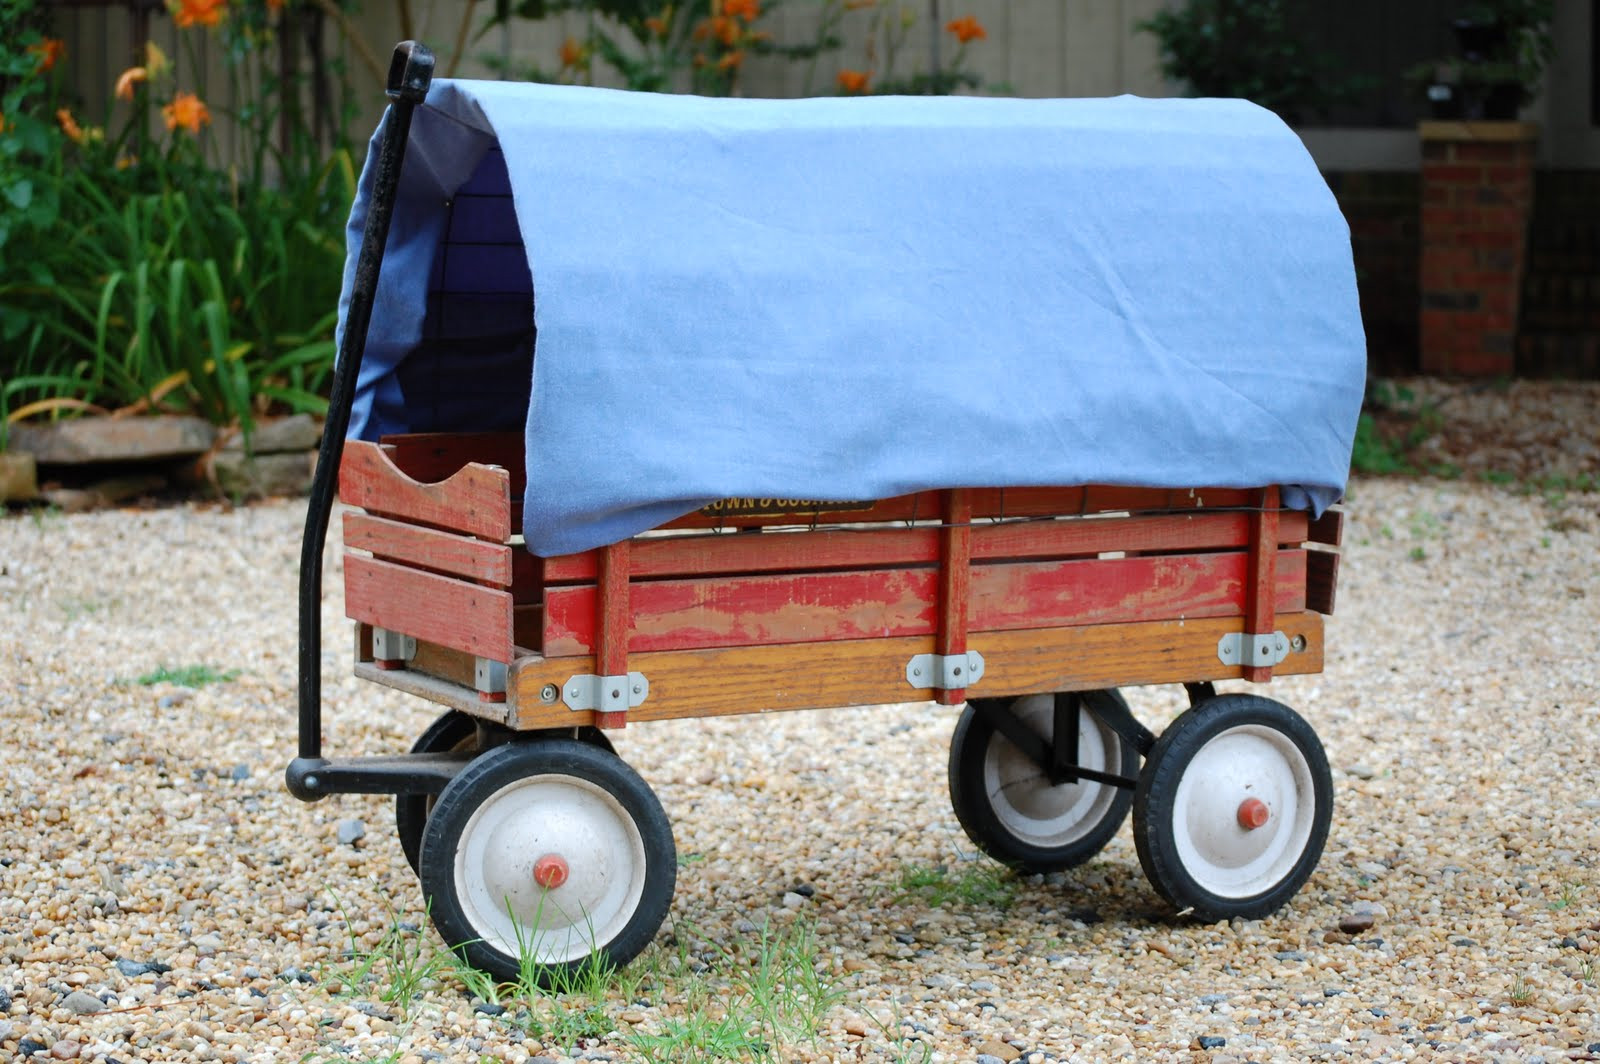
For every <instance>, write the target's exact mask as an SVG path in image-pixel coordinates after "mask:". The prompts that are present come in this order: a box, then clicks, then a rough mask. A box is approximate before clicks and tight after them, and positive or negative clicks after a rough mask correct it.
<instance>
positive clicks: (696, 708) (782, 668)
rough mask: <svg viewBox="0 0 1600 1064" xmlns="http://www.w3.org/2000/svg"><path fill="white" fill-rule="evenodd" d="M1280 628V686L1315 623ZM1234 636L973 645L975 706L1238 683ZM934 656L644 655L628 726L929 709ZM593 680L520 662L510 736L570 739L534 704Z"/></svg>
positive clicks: (861, 645) (1171, 624)
mask: <svg viewBox="0 0 1600 1064" xmlns="http://www.w3.org/2000/svg"><path fill="white" fill-rule="evenodd" d="M1278 622H1279V627H1280V628H1281V629H1282V630H1283V631H1284V632H1285V633H1286V634H1287V635H1288V636H1289V637H1290V639H1291V640H1293V639H1295V637H1296V636H1298V637H1301V639H1303V641H1304V642H1303V647H1304V649H1302V650H1298V651H1294V652H1291V653H1290V655H1289V657H1288V659H1287V660H1285V661H1284V662H1283V663H1282V664H1281V665H1279V666H1278V667H1277V670H1276V671H1277V672H1278V673H1279V674H1280V675H1292V674H1298V673H1312V672H1320V671H1321V670H1322V643H1323V635H1322V618H1321V617H1320V616H1318V615H1317V614H1315V613H1309V612H1305V613H1287V614H1283V615H1281V616H1280V617H1279V618H1278ZM1239 630H1240V622H1239V619H1238V618H1219V619H1209V620H1200V621H1151V622H1144V623H1138V624H1119V625H1096V626H1088V627H1080V628H1049V629H1028V630H1022V631H1015V632H990V633H973V635H972V637H971V639H970V643H969V645H970V646H971V648H972V649H974V650H977V651H979V652H980V653H982V654H983V656H984V660H985V663H986V670H985V672H984V677H983V680H982V681H980V682H979V683H978V684H977V686H976V687H975V688H974V689H973V692H972V693H973V694H982V695H985V696H997V697H1003V696H1009V695H1021V694H1031V693H1038V692H1047V691H1072V690H1080V691H1081V690H1091V689H1094V688H1098V687H1113V686H1128V685H1133V684H1151V683H1185V682H1199V681H1202V680H1226V679H1237V678H1238V677H1239V675H1240V669H1239V667H1238V666H1236V665H1235V666H1228V665H1224V664H1222V662H1221V661H1220V659H1219V658H1218V657H1217V642H1218V640H1219V639H1221V637H1222V636H1223V635H1224V634H1225V633H1228V632H1237V631H1239ZM932 651H933V636H932V635H931V634H929V635H926V636H913V637H906V638H898V639H863V640H846V641H840V642H833V643H811V644H798V645H793V646H775V647H729V648H721V649H710V650H692V651H666V652H660V653H651V654H640V655H637V656H635V657H634V658H632V659H631V661H630V667H632V668H634V669H637V670H639V671H640V672H643V673H644V674H645V675H646V676H647V677H649V679H650V697H649V698H648V699H646V701H645V702H644V704H643V705H641V706H638V707H636V708H635V709H633V710H632V711H631V712H630V713H629V714H628V717H629V720H630V722H637V721H643V720H666V719H671V718H674V717H701V716H721V715H725V714H731V713H752V712H760V711H765V710H782V709H810V708H820V707H825V706H855V705H877V704H880V703H884V702H904V701H908V700H914V699H923V698H929V697H931V694H932V692H931V691H928V690H926V689H915V688H912V687H911V686H910V685H909V684H907V683H906V677H905V668H906V663H907V662H909V661H910V660H911V657H912V656H913V655H915V654H927V653H931V652H932ZM593 671H594V659H593V658H592V657H577V658H556V659H551V658H544V657H538V656H531V657H526V658H523V659H520V660H519V661H517V662H516V663H515V665H514V666H513V667H512V673H511V680H510V688H511V694H510V698H509V713H510V720H511V722H512V726H513V727H516V728H523V729H527V728H547V727H560V726H567V727H570V726H572V725H576V724H586V723H590V722H591V721H590V718H591V717H592V716H593V715H592V714H586V713H573V712H571V711H570V710H568V709H567V708H566V706H564V705H559V704H558V705H555V706H548V705H544V704H543V703H541V701H540V698H539V693H540V691H541V690H542V689H543V688H544V686H545V685H546V684H555V685H557V686H560V685H561V684H563V683H565V682H566V681H567V679H568V678H570V677H571V676H573V675H576V674H580V673H588V672H593Z"/></svg>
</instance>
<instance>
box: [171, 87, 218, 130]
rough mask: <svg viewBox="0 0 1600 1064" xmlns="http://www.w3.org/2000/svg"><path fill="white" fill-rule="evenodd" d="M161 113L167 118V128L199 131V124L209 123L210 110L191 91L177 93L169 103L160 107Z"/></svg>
mask: <svg viewBox="0 0 1600 1064" xmlns="http://www.w3.org/2000/svg"><path fill="white" fill-rule="evenodd" d="M161 115H162V117H163V118H165V119H166V120H167V128H168V129H179V128H182V129H186V130H188V131H189V132H190V133H199V132H200V127H201V126H206V125H210V124H211V112H210V111H209V110H207V108H206V105H205V104H204V103H202V102H200V97H198V96H196V95H195V94H194V93H192V92H180V93H178V94H177V95H176V96H174V97H173V98H172V102H171V103H169V104H167V105H166V106H165V107H163V108H161Z"/></svg>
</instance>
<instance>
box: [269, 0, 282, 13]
mask: <svg viewBox="0 0 1600 1064" xmlns="http://www.w3.org/2000/svg"><path fill="white" fill-rule="evenodd" d="M282 10H283V0H267V11H268V12H269V13H271V14H274V15H276V14H277V13H278V12H280V11H282Z"/></svg>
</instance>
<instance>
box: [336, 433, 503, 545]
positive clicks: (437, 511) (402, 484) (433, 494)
mask: <svg viewBox="0 0 1600 1064" xmlns="http://www.w3.org/2000/svg"><path fill="white" fill-rule="evenodd" d="M339 497H340V498H341V499H343V500H344V501H345V502H346V503H349V504H350V505H351V506H359V507H361V508H362V509H363V510H366V511H367V512H368V513H373V514H378V515H380V516H383V517H395V518H401V519H404V520H408V521H414V522H416V523H418V524H423V525H429V526H432V527H434V528H443V529H447V530H449V531H452V532H465V533H466V534H468V535H471V536H477V537H478V538H479V539H487V540H490V541H492V542H495V543H504V542H506V540H508V539H510V538H511V509H512V508H511V477H510V474H509V473H507V472H506V471H505V470H504V469H491V468H489V467H487V466H481V465H468V466H465V467H463V468H462V469H460V470H458V471H457V472H456V473H455V474H454V475H452V476H451V477H449V478H448V479H446V480H443V481H441V482H439V483H437V484H423V483H420V482H418V481H416V480H413V479H412V478H410V477H408V476H407V475H406V474H405V473H403V472H401V471H400V469H399V467H397V466H396V465H395V464H394V463H393V462H392V461H390V460H389V458H388V456H387V455H386V454H384V452H383V450H382V449H381V448H380V447H379V445H378V444H375V443H371V442H368V441H366V440H350V441H348V442H347V443H346V444H345V449H344V460H343V462H341V463H340V466H339Z"/></svg>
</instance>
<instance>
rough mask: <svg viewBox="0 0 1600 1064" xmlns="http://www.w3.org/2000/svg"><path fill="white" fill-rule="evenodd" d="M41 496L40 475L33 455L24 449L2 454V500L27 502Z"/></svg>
mask: <svg viewBox="0 0 1600 1064" xmlns="http://www.w3.org/2000/svg"><path fill="white" fill-rule="evenodd" d="M38 497H39V476H38V472H37V470H36V468H35V463H34V459H33V455H31V454H27V453H25V452H23V451H6V452H5V453H4V454H0V502H27V501H28V500H29V499H36V498H38Z"/></svg>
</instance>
